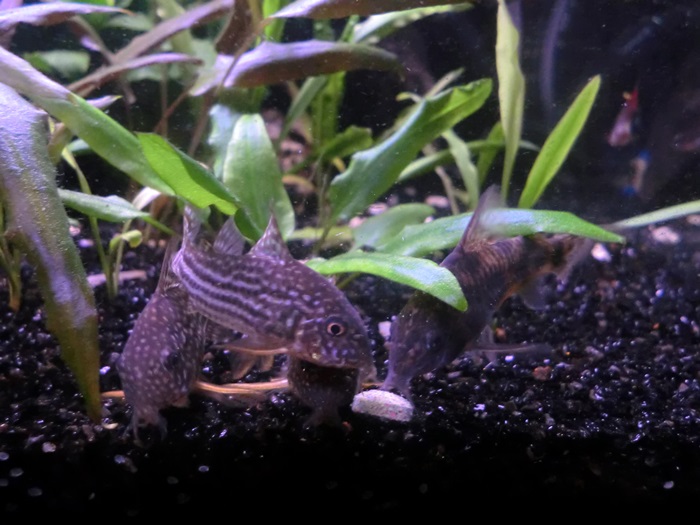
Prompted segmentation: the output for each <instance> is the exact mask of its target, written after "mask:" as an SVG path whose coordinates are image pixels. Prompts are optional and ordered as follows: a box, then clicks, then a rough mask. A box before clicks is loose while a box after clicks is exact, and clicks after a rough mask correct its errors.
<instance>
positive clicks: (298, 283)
mask: <svg viewBox="0 0 700 525" xmlns="http://www.w3.org/2000/svg"><path fill="white" fill-rule="evenodd" d="M200 227H201V224H200V222H199V219H198V217H197V214H196V212H195V211H194V210H192V209H187V210H186V212H185V228H184V231H185V234H184V240H183V245H182V248H181V249H180V251H179V252H178V254H177V256H176V257H175V260H174V262H173V269H174V271H175V273H176V274H177V275H178V276H179V277H180V279H181V281H182V283H183V286H184V287H185V289H186V290H187V292H188V294H189V297H190V304H191V306H192V308H193V309H194V310H196V311H197V312H198V313H200V314H202V315H203V316H204V317H206V318H207V319H209V320H210V321H213V322H214V323H216V324H217V325H220V326H222V327H225V328H228V329H230V330H234V331H236V332H240V333H242V334H243V336H242V337H241V338H240V339H238V340H237V341H235V343H234V344H235V346H236V347H239V348H243V349H247V350H252V351H255V350H271V349H279V348H286V350H287V355H288V359H289V360H290V361H295V360H302V361H305V362H307V363H310V364H312V365H315V366H317V367H323V368H335V369H344V370H348V371H357V374H356V379H355V383H356V384H355V386H354V389H355V391H358V390H359V388H360V384H361V381H362V380H364V379H365V378H367V377H369V376H371V375H372V374H373V373H374V364H373V361H372V354H371V348H370V342H369V338H368V336H367V331H366V328H365V326H364V324H363V322H362V319H361V318H360V316H359V314H358V312H357V310H355V308H354V307H353V306H352V304H351V303H350V302H349V301H348V299H347V297H346V296H345V295H344V294H343V293H342V292H341V291H340V290H339V289H338V288H336V287H335V285H334V284H333V283H332V282H331V281H330V280H329V279H327V278H326V277H323V276H322V275H320V274H319V273H317V272H315V271H314V270H312V269H311V268H309V267H308V266H306V265H304V264H303V263H302V262H300V261H297V260H296V259H294V258H293V257H292V255H291V253H290V252H289V249H288V248H287V245H286V244H285V242H284V240H283V239H282V236H281V235H280V232H279V229H278V227H277V222H276V220H275V218H274V216H271V217H270V222H269V223H268V226H267V229H266V230H265V233H264V234H263V236H262V237H261V238H260V240H258V242H257V243H255V244H254V245H253V247H252V248H251V249H250V251H248V252H247V253H246V254H244V255H238V256H227V257H221V256H219V255H218V254H216V253H210V252H207V251H205V250H202V249H200V248H199V247H198V246H197V245H196V243H195V242H194V240H195V237H196V235H197V232H198V230H199V228H200ZM225 227H228V228H229V229H231V230H233V229H235V225H234V222H233V218H229V219H228V220H227V221H226V225H225ZM239 235H240V234H239ZM227 237H228V236H227ZM217 240H218V239H217ZM293 364H294V365H295V366H296V364H297V363H293ZM295 369H296V368H295ZM293 377H296V376H294V375H293V376H292V377H290V387H291V389H292V391H293V392H295V393H296V394H297V396H298V397H300V398H301V400H302V401H303V402H304V403H305V404H307V405H309V406H310V407H311V408H312V409H314V410H315V411H320V412H321V413H322V414H328V415H329V417H330V413H331V412H332V411H333V410H336V409H337V406H336V407H333V408H332V409H329V408H328V407H327V406H325V405H324V404H323V403H321V402H320V399H319V397H318V391H317V390H314V389H313V388H310V387H305V386H304V385H305V382H304V381H301V378H297V381H296V382H295V381H294V379H293ZM311 383H313V381H311V382H310V383H309V385H310V384H311ZM331 390H332V387H331ZM329 395H331V396H332V395H334V394H333V392H331V391H329ZM321 418H322V417H321Z"/></svg>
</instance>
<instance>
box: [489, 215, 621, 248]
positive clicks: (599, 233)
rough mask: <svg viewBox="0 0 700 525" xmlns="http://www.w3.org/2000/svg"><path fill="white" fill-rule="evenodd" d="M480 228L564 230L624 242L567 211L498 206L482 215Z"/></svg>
mask: <svg viewBox="0 0 700 525" xmlns="http://www.w3.org/2000/svg"><path fill="white" fill-rule="evenodd" d="M483 220H484V228H485V229H486V230H487V231H488V232H489V233H493V234H496V235H501V236H503V237H515V236H517V235H532V234H533V233H568V234H571V235H578V236H580V237H588V238H589V239H593V240H596V241H601V242H617V243H621V242H624V241H625V239H624V237H622V236H620V235H618V234H616V233H613V232H610V231H608V230H606V229H604V228H602V227H600V226H597V225H595V224H593V223H590V222H588V221H586V220H584V219H581V218H580V217H578V216H576V215H574V214H573V213H570V212H568V211H550V210H529V209H517V208H502V209H498V210H492V211H490V212H488V213H486V214H485V215H484V219H483Z"/></svg>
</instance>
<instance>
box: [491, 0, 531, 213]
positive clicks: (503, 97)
mask: <svg viewBox="0 0 700 525" xmlns="http://www.w3.org/2000/svg"><path fill="white" fill-rule="evenodd" d="M496 19H497V36H496V70H497V73H498V102H499V105H500V110H501V124H502V125H503V133H504V136H505V141H506V151H505V159H504V161H503V177H502V181H501V191H502V192H503V199H504V200H505V201H506V202H507V200H508V189H509V186H510V177H511V174H512V173H513V166H514V164H515V155H516V153H517V152H518V144H519V143H520V135H521V133H522V127H523V108H524V105H525V77H524V76H523V73H522V71H521V69H520V60H519V58H518V45H519V40H520V36H519V35H518V30H517V29H516V28H515V25H513V21H512V20H511V18H510V14H509V13H508V7H507V6H506V3H505V0H498V14H497V17H496Z"/></svg>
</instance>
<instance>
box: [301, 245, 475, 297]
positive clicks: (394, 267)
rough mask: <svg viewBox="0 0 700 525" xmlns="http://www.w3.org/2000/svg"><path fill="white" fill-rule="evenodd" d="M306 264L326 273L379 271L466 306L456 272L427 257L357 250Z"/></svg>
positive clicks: (375, 273)
mask: <svg viewBox="0 0 700 525" xmlns="http://www.w3.org/2000/svg"><path fill="white" fill-rule="evenodd" d="M306 264H307V265H308V266H310V267H311V268H313V269H314V270H316V271H317V272H319V273H322V274H324V275H333V274H338V273H368V274H372V275H376V276H379V277H383V278H384V279H389V280H391V281H394V282H397V283H400V284H404V285H407V286H411V287H412V288H415V289H417V290H421V291H423V292H426V293H428V294H430V295H432V296H434V297H437V298H438V299H440V300H441V301H444V302H446V303H447V304H449V305H451V306H453V307H455V308H457V309H458V310H461V311H464V310H466V309H467V300H466V299H465V297H464V294H463V293H462V289H461V287H460V286H459V283H458V282H457V278H456V277H455V276H454V274H453V273H452V272H450V271H449V270H448V269H447V268H443V267H442V266H438V265H437V264H436V263H434V262H433V261H429V260H426V259H418V258H415V257H404V256H400V255H392V254H387V253H378V252H363V251H359V250H357V251H352V252H349V253H345V254H343V255H338V256H337V257H333V258H332V259H312V260H310V261H308V262H307V263H306Z"/></svg>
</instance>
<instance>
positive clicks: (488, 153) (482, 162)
mask: <svg viewBox="0 0 700 525" xmlns="http://www.w3.org/2000/svg"><path fill="white" fill-rule="evenodd" d="M504 140H505V137H504V136H503V126H502V125H501V123H500V122H496V124H494V126H493V128H491V131H490V132H489V135H488V137H486V142H489V143H491V144H493V143H500V146H498V147H491V148H483V149H482V150H481V151H479V156H478V158H477V161H476V170H477V172H478V173H479V184H481V185H482V186H483V184H484V182H486V176H487V175H488V174H489V169H491V165H492V164H493V161H494V160H495V159H496V155H498V152H499V151H501V149H502V148H503V145H504V144H505V143H504ZM521 147H522V144H521Z"/></svg>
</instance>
